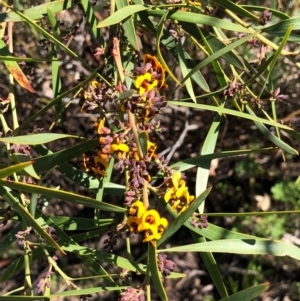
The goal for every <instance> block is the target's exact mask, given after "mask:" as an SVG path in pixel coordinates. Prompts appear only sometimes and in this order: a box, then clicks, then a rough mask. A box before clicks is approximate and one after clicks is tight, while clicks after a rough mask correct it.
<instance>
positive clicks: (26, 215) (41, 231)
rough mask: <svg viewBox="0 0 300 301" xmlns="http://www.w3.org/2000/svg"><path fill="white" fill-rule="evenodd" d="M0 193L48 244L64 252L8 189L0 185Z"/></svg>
mask: <svg viewBox="0 0 300 301" xmlns="http://www.w3.org/2000/svg"><path fill="white" fill-rule="evenodd" d="M1 182H2V183H3V182H5V181H2V180H1ZM0 194H1V195H2V197H3V198H4V200H5V201H6V202H7V203H8V204H9V205H10V206H11V207H12V208H13V210H14V211H16V212H17V213H18V214H19V215H20V216H21V217H22V218H23V219H24V220H26V221H27V222H28V224H29V225H30V226H31V227H32V228H33V229H34V230H35V231H36V232H37V233H38V234H39V235H41V237H42V238H44V239H45V240H46V241H47V242H48V243H49V245H50V246H52V247H54V248H55V249H57V250H58V251H60V252H61V253H62V254H65V252H64V251H63V250H62V249H61V247H60V246H59V245H58V243H57V242H56V241H55V240H53V238H52V237H51V236H50V235H49V234H48V233H47V232H46V231H45V230H44V229H43V228H41V227H40V225H39V224H38V223H37V222H36V220H35V218H34V217H33V216H32V215H31V214H30V213H29V212H28V211H27V210H26V209H25V208H24V207H23V206H22V205H21V203H20V202H19V201H18V200H17V199H16V198H15V197H14V196H13V195H12V193H11V191H10V189H8V188H6V187H2V186H0Z"/></svg>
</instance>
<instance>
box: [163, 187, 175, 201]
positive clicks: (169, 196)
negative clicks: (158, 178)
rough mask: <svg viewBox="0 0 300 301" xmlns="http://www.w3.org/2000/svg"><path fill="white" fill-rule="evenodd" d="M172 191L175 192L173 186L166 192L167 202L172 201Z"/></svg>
mask: <svg viewBox="0 0 300 301" xmlns="http://www.w3.org/2000/svg"><path fill="white" fill-rule="evenodd" d="M172 193H173V191H172V189H171V188H170V189H168V190H167V192H166V193H165V196H164V199H165V201H166V202H167V203H168V202H169V201H170V199H171V197H172Z"/></svg>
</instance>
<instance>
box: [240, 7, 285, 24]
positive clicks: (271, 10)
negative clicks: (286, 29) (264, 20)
mask: <svg viewBox="0 0 300 301" xmlns="http://www.w3.org/2000/svg"><path fill="white" fill-rule="evenodd" d="M239 6H241V7H243V8H245V9H248V10H252V11H259V12H263V11H264V10H266V9H268V10H269V11H270V12H271V13H272V15H273V16H275V17H278V18H280V19H282V20H286V19H289V18H290V16H289V15H287V14H285V13H283V12H281V11H279V10H276V9H273V8H270V7H268V8H266V7H264V6H257V5H248V4H247V5H246V4H244V5H243V4H242V5H239Z"/></svg>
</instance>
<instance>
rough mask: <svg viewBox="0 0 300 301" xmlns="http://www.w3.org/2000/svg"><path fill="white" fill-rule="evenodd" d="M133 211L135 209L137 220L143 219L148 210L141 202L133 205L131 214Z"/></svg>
mask: <svg viewBox="0 0 300 301" xmlns="http://www.w3.org/2000/svg"><path fill="white" fill-rule="evenodd" d="M131 209H134V214H133V215H135V216H136V217H137V218H142V216H143V214H144V213H145V211H146V208H145V206H144V203H143V202H141V201H136V202H134V203H132V204H131V206H130V209H129V212H130V210H131Z"/></svg>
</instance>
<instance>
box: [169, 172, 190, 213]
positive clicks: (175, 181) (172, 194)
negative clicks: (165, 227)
mask: <svg viewBox="0 0 300 301" xmlns="http://www.w3.org/2000/svg"><path fill="white" fill-rule="evenodd" d="M166 184H167V190H166V192H165V195H164V199H165V201H166V202H167V203H169V204H170V205H171V206H172V209H173V210H176V211H177V213H182V212H183V211H184V210H186V208H187V207H188V206H189V204H190V203H191V202H192V201H193V200H194V198H195V197H194V196H193V195H190V193H189V189H188V187H187V186H186V181H185V180H184V179H183V175H182V173H181V172H179V171H176V172H174V173H173V175H172V176H171V177H170V178H169V179H168V180H167V183H166Z"/></svg>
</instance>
